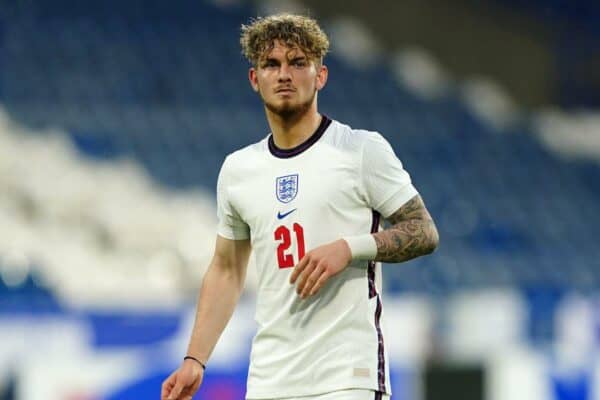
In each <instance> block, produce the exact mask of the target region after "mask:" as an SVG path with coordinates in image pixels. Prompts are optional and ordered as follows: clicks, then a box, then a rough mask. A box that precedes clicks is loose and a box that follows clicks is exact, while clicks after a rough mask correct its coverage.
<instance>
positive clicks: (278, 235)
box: [275, 223, 305, 268]
mask: <svg viewBox="0 0 600 400" xmlns="http://www.w3.org/2000/svg"><path fill="white" fill-rule="evenodd" d="M293 229H294V233H295V234H296V242H297V247H298V261H300V260H301V259H302V257H304V253H305V248H304V229H303V228H302V225H300V224H296V223H295V224H294V226H293ZM291 236H292V235H291V232H290V230H289V229H288V228H287V226H285V225H281V226H279V227H278V228H277V229H275V240H277V241H281V243H279V246H277V262H278V263H279V268H290V267H293V266H294V264H295V263H294V256H292V255H291V254H286V251H287V250H288V249H289V248H290V246H291V245H292V237H291Z"/></svg>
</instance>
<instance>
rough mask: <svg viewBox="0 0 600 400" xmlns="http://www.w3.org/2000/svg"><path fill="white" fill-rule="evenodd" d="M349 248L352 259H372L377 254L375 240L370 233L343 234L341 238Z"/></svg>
mask: <svg viewBox="0 0 600 400" xmlns="http://www.w3.org/2000/svg"><path fill="white" fill-rule="evenodd" d="M342 240H344V241H345V242H346V243H347V244H348V248H350V253H351V256H350V257H351V259H352V260H369V261H370V260H373V259H375V257H376V256H377V242H375V238H374V237H373V235H372V234H370V233H366V234H363V235H354V236H344V237H343V238H342Z"/></svg>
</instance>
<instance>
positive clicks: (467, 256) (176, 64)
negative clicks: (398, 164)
mask: <svg viewBox="0 0 600 400" xmlns="http://www.w3.org/2000/svg"><path fill="white" fill-rule="evenodd" d="M275 11H292V12H301V13H307V14H309V15H311V16H313V17H316V18H318V19H319V21H320V22H321V24H322V26H323V27H324V29H325V31H326V32H327V33H328V34H329V35H330V39H331V42H332V51H331V54H330V55H329V56H328V57H327V59H326V64H327V65H328V67H329V70H330V78H329V82H328V85H327V87H326V88H325V89H324V90H323V91H322V92H321V93H320V95H319V105H320V109H321V111H322V112H324V113H325V114H327V115H329V116H330V117H332V118H335V119H338V120H341V121H344V122H346V123H348V124H351V125H353V126H355V127H360V128H365V129H370V130H377V131H380V132H382V133H383V134H384V135H385V136H386V137H387V139H388V140H389V141H390V142H391V143H392V145H393V147H394V149H395V150H396V153H397V154H398V156H399V157H400V158H401V159H402V160H403V162H404V165H405V167H406V168H407V170H408V171H409V172H410V173H411V174H412V177H413V181H414V183H415V185H416V186H417V188H418V189H419V191H420V192H421V194H422V196H423V198H424V199H425V201H426V203H427V205H428V207H429V209H430V211H431V213H432V215H433V217H434V219H435V220H436V221H437V224H438V228H439V230H440V235H441V243H440V247H439V249H438V250H437V252H436V253H435V254H433V255H432V256H428V257H424V258H422V259H417V260H414V261H410V262H408V263H405V264H401V265H387V266H384V298H385V299H384V305H385V307H384V309H385V313H386V318H387V336H386V346H387V347H388V350H389V355H390V361H391V366H392V386H393V390H394V397H393V398H394V399H395V400H437V399H449V398H450V399H461V400H477V399H486V400H521V399H523V400H599V399H600V357H599V351H598V350H599V347H600V346H599V345H600V297H599V296H598V293H599V288H600V245H599V243H598V242H599V241H600V3H598V2H597V1H595V0H585V1H584V0H580V1H562V0H528V1H525V0H479V1H473V0H454V1H447V0H428V1H421V0H405V1H402V2H397V1H392V0H381V1H378V2H375V3H374V2H371V3H368V2H364V1H359V0H347V1H345V2H343V6H340V4H339V2H334V1H324V0H320V1H316V0H305V1H304V2H303V3H296V2H294V3H290V2H283V1H270V2H269V1H260V2H259V1H257V2H250V1H225V0H222V1H208V0H197V1H184V0H180V1H179V0H177V1H176V0H172V1H169V2H167V1H160V0H128V1H117V0H102V1H86V2H81V1H76V0H52V1H50V0H47V1H45V0H19V1H9V0H4V1H1V2H0V399H2V400H17V399H18V400H42V399H43V400H99V399H107V400H117V399H136V400H137V399H156V398H159V391H160V384H161V382H162V380H163V379H164V378H165V377H166V375H167V374H168V373H170V372H171V371H172V370H173V369H174V368H176V366H177V365H179V363H180V361H181V358H182V356H183V355H184V352H185V348H186V346H187V341H188V338H189V334H190V330H191V325H192V322H193V313H194V307H195V300H196V295H197V290H198V287H199V285H200V282H201V279H202V276H203V273H204V271H205V268H206V266H207V264H208V262H209V260H210V257H211V255H212V250H213V245H214V238H215V227H216V211H215V198H214V193H215V183H216V177H217V174H218V170H219V167H220V164H221V162H222V160H223V159H224V157H225V155H226V154H227V153H229V152H231V151H233V150H235V149H238V148H240V147H243V146H245V145H246V144H249V143H251V142H254V141H258V140H260V139H261V138H263V137H264V136H265V135H266V134H267V133H268V127H267V124H266V121H265V118H264V112H263V110H262V107H261V104H260V101H259V99H258V98H257V97H256V95H255V94H254V92H252V91H251V89H250V87H249V85H248V83H247V68H248V64H247V62H246V61H245V60H244V59H243V58H242V56H241V53H240V49H239V44H238V37H239V27H240V24H242V23H247V22H248V21H249V18H251V17H255V16H258V15H265V14H267V13H271V12H275ZM250 268H251V273H250V276H249V278H248V282H247V285H246V291H245V293H244V296H243V298H242V300H241V302H240V305H239V307H238V309H237V311H236V313H235V315H234V317H233V319H232V321H231V323H230V324H229V326H228V328H227V330H226V331H225V333H224V336H223V337H222V339H221V341H220V342H219V344H218V347H217V349H216V350H215V353H214V355H213V357H212V359H211V360H210V362H209V369H208V373H207V376H206V380H205V384H204V386H203V387H202V389H201V390H200V392H199V394H198V395H197V397H196V398H199V399H210V400H239V399H243V396H244V393H245V378H246V372H247V363H248V355H249V353H248V352H249V348H250V342H251V340H252V336H253V334H254V330H255V325H254V321H253V314H254V296H255V290H256V277H255V276H254V274H253V270H252V265H251V266H250Z"/></svg>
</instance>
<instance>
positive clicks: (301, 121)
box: [266, 104, 321, 149]
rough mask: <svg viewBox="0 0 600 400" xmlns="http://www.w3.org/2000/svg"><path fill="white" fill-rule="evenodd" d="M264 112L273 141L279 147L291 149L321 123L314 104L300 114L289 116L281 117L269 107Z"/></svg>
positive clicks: (306, 137) (304, 139)
mask: <svg viewBox="0 0 600 400" xmlns="http://www.w3.org/2000/svg"><path fill="white" fill-rule="evenodd" d="M266 112H267V121H268V123H269V127H270V128H271V132H273V141H274V142H275V145H276V146H277V147H278V148H280V149H291V148H294V147H296V146H298V145H299V144H302V143H303V142H304V141H306V139H308V138H309V137H310V136H311V135H312V134H313V133H314V132H315V131H316V130H317V128H318V127H319V124H320V123H321V115H320V114H319V113H318V112H317V107H316V104H313V106H311V107H310V108H309V109H308V110H307V111H306V112H304V113H302V114H301V115H294V116H291V117H289V118H283V117H281V116H280V115H278V114H275V113H273V112H272V111H271V110H269V109H267V110H266Z"/></svg>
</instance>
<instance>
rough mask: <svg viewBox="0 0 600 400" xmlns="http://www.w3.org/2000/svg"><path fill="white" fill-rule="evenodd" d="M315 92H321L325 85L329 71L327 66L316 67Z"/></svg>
mask: <svg viewBox="0 0 600 400" xmlns="http://www.w3.org/2000/svg"><path fill="white" fill-rule="evenodd" d="M317 68H318V70H317V90H321V89H323V88H324V87H325V84H326V83H327V77H328V76H329V70H328V69H327V66H325V65H321V66H319V67H317Z"/></svg>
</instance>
